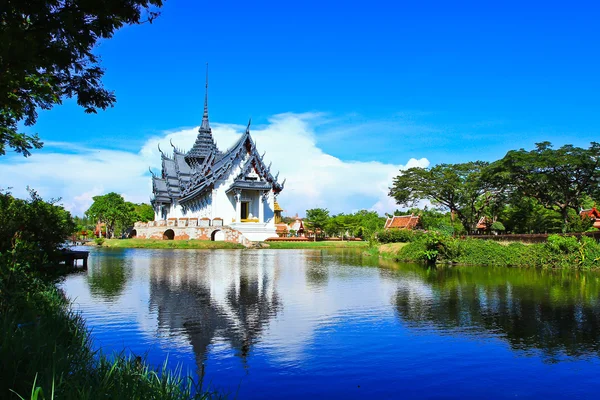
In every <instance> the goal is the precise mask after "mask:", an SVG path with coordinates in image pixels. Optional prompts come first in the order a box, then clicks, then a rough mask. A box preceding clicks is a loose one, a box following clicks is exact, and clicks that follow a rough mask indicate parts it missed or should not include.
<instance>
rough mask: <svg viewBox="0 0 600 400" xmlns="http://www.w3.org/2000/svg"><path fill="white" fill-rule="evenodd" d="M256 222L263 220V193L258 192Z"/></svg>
mask: <svg viewBox="0 0 600 400" xmlns="http://www.w3.org/2000/svg"><path fill="white" fill-rule="evenodd" d="M258 222H260V223H261V224H262V223H263V222H265V194H264V193H263V192H258Z"/></svg>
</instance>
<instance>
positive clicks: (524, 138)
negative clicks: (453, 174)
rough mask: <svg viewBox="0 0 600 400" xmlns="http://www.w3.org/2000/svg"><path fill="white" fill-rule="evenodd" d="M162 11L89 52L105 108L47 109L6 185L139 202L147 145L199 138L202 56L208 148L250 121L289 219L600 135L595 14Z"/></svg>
mask: <svg viewBox="0 0 600 400" xmlns="http://www.w3.org/2000/svg"><path fill="white" fill-rule="evenodd" d="M161 13H162V14H161V16H160V17H159V18H158V19H156V20H155V21H154V22H153V23H152V24H143V25H139V26H128V27H124V28H123V29H121V30H119V31H118V32H116V34H115V36H114V37H113V38H111V39H109V40H105V41H103V42H102V43H100V44H99V46H98V47H97V49H96V53H97V54H98V55H100V57H101V59H102V66H103V67H104V68H105V70H106V73H105V77H104V84H105V86H106V87H107V88H108V89H110V90H114V92H115V94H116V96H117V103H116V104H115V106H114V107H113V108H111V109H109V110H107V111H103V112H99V113H98V114H97V115H87V114H85V113H84V112H83V110H82V109H81V108H79V107H77V105H76V103H75V101H74V100H66V101H65V102H64V104H63V105H61V106H58V107H55V108H54V109H52V110H49V111H41V112H40V114H39V115H40V116H39V120H38V123H37V124H36V125H35V126H34V127H31V128H26V131H28V132H31V133H34V132H36V133H38V134H39V135H40V137H41V138H42V140H43V141H44V142H45V147H44V149H42V150H38V151H35V152H34V154H33V156H31V157H29V158H27V159H24V158H23V157H22V156H19V155H14V154H10V155H7V156H4V157H0V187H4V188H6V187H12V189H11V191H12V193H13V194H15V195H18V196H24V195H25V193H26V186H31V187H33V188H35V189H36V190H38V191H39V193H40V194H41V195H42V196H44V197H46V198H51V197H52V198H56V197H61V198H62V202H63V204H64V205H65V207H67V208H68V209H69V210H71V211H72V212H73V213H74V214H77V215H81V214H82V213H83V212H84V211H85V210H86V209H87V207H89V205H90V204H91V201H92V200H91V199H92V197H93V196H95V195H99V194H103V193H107V192H110V191H116V192H119V193H121V194H123V195H124V197H125V198H126V199H127V200H129V201H134V202H148V201H149V198H150V196H151V184H150V173H149V172H148V167H151V168H153V169H154V170H155V171H158V170H159V169H160V157H159V155H158V150H157V149H156V144H157V143H162V145H161V148H163V149H170V144H169V140H170V139H172V140H173V143H174V144H175V145H176V146H177V147H179V148H182V149H183V150H187V148H189V146H191V144H192V143H193V140H194V137H195V131H194V129H195V128H196V127H197V126H198V125H199V124H200V122H201V118H202V107H203V98H204V76H205V65H206V63H207V62H208V63H209V75H210V78H209V86H210V89H209V114H210V121H211V125H212V127H213V134H214V136H215V139H216V141H217V143H218V145H219V147H221V148H226V147H227V146H229V145H230V144H231V143H232V142H233V141H235V138H236V137H237V136H238V135H239V134H241V132H242V131H243V129H244V128H245V125H246V123H247V121H248V119H249V118H252V127H251V132H252V135H253V137H254V138H255V139H256V141H257V147H258V149H259V151H261V152H262V151H266V152H267V155H266V156H265V159H266V160H268V161H270V162H272V163H273V167H272V168H273V170H275V171H277V170H279V171H280V179H284V178H287V181H286V188H285V190H284V191H283V192H282V194H281V195H280V196H279V200H280V203H281V205H282V206H283V208H284V209H285V210H286V213H287V214H288V215H294V214H295V213H298V214H300V215H303V214H304V212H305V210H306V209H309V208H313V207H326V208H328V209H329V210H330V211H331V212H332V213H338V212H353V211H356V210H359V209H371V210H375V211H377V212H379V213H380V214H383V213H384V212H392V211H393V210H394V209H396V208H398V207H397V206H396V205H395V204H394V202H393V201H392V200H391V199H390V198H388V196H387V192H388V187H389V186H390V185H391V182H392V179H393V177H394V176H395V175H397V174H398V173H399V171H400V170H401V169H403V168H406V167H411V166H421V167H427V166H429V165H435V164H439V163H457V162H466V161H473V160H485V161H493V160H495V159H498V158H501V157H502V156H503V155H504V154H505V153H506V152H507V151H509V150H511V149H518V148H525V149H532V148H533V147H534V144H535V143H536V142H540V141H550V142H552V143H553V144H555V146H560V145H563V144H574V145H577V146H589V143H590V141H598V140H599V138H600V135H599V132H600V129H599V128H600V119H599V117H598V115H599V114H598V110H600V99H599V97H598V93H600V90H599V89H600V78H599V77H598V71H600V52H599V51H598V48H599V45H600V43H599V41H600V31H599V30H598V29H597V21H598V19H599V17H600V4H598V3H594V2H570V3H565V2H551V1H550V2H548V1H547V2H543V3H541V2H496V3H494V4H491V3H490V2H461V1H457V2H441V1H440V2H434V1H421V2H379V1H371V2H344V3H341V2H322V1H315V2H312V1H304V2H237V1H230V2H206V1H192V0H167V1H166V2H165V6H164V7H163V8H162V10H161Z"/></svg>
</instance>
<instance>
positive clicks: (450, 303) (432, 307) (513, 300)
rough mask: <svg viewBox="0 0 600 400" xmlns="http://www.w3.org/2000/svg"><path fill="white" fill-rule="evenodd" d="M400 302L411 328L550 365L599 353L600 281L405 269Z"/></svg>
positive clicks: (563, 274)
mask: <svg viewBox="0 0 600 400" xmlns="http://www.w3.org/2000/svg"><path fill="white" fill-rule="evenodd" d="M397 274H398V275H401V276H402V280H401V281H400V282H399V288H398V290H397V293H396V296H395V298H394V299H393V301H394V303H395V307H396V310H397V314H398V316H399V317H400V319H401V320H402V321H403V322H405V323H406V324H408V326H409V327H412V328H417V329H418V328H426V329H431V328H434V329H437V330H444V331H449V332H450V333H452V332H456V333H460V334H475V335H481V334H488V335H493V336H495V337H500V338H502V339H503V340H506V341H507V342H508V343H509V344H510V346H511V347H512V348H513V349H517V350H526V351H531V350H539V351H541V353H542V354H543V356H544V357H545V360H546V361H556V360H559V359H560V358H561V356H564V355H566V356H571V357H582V356H586V355H594V356H597V355H598V354H599V353H600V348H599V345H598V343H599V339H600V275H598V274H596V273H584V272H574V271H545V270H525V269H510V268H491V267H490V268H486V267H464V268H462V267H459V268H440V269H435V268H433V269H432V268H424V267H419V266H409V265H406V266H402V267H401V268H400V269H399V270H398V271H397Z"/></svg>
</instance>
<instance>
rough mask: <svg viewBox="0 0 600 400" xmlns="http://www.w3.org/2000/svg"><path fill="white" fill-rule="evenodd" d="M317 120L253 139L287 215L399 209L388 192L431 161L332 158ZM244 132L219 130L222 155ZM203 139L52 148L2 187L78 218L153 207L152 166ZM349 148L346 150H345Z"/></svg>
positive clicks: (189, 132)
mask: <svg viewBox="0 0 600 400" xmlns="http://www.w3.org/2000/svg"><path fill="white" fill-rule="evenodd" d="M322 117H323V116H322V115H321V114H317V113H306V114H291V113H288V114H280V115H276V116H273V117H272V118H271V119H269V122H268V124H266V125H264V126H258V127H252V130H251V132H252V137H253V138H254V140H255V141H256V144H257V147H258V149H259V151H261V152H262V151H266V156H265V160H266V161H267V162H270V161H272V163H273V166H272V172H274V173H276V172H277V171H280V175H279V179H280V181H282V180H283V179H284V178H287V181H286V184H285V189H284V191H283V192H282V193H281V195H280V196H279V202H280V204H281V205H282V207H283V208H284V209H285V210H286V211H287V213H288V214H293V213H299V214H300V215H302V214H304V211H305V210H306V209H309V208H313V207H327V208H329V210H330V211H331V212H332V213H338V212H351V211H354V210H357V209H361V208H368V209H373V210H376V211H378V212H379V213H383V212H389V211H393V210H394V209H395V208H397V207H396V206H395V204H394V202H393V200H391V199H390V198H389V197H388V196H387V193H388V187H389V186H390V184H391V182H392V179H393V177H394V176H396V175H397V173H398V171H399V170H400V169H404V168H407V167H413V166H419V167H426V166H428V165H429V161H428V160H427V159H425V158H421V159H418V160H417V159H415V158H411V159H409V160H407V162H406V164H404V165H400V164H386V163H381V162H378V161H369V162H363V161H345V160H340V159H339V158H336V157H334V156H332V155H330V154H326V153H325V152H323V151H322V150H321V149H320V148H319V147H317V144H316V143H317V138H316V135H315V132H314V129H313V128H314V126H315V125H317V124H318V123H319V122H320V121H321V120H322ZM244 129H245V127H244V126H240V125H228V124H214V126H213V135H214V137H215V140H216V142H217V144H218V145H219V148H221V149H222V150H224V149H226V148H227V147H229V146H231V145H232V144H233V143H234V142H235V140H236V139H237V138H238V137H239V135H240V134H241V132H242V131H243V130H244ZM195 138H196V128H191V129H183V130H178V131H172V132H165V133H164V134H163V135H161V136H156V137H153V138H150V139H149V140H147V141H146V143H145V144H144V145H143V146H142V148H141V149H140V151H139V152H137V153H133V152H128V151H118V150H107V149H90V148H76V151H73V152H70V153H69V154H66V153H61V152H58V151H54V150H53V149H52V148H50V149H49V148H47V149H46V150H44V151H40V152H38V153H35V154H34V155H33V156H32V157H29V158H27V159H20V158H12V161H13V162H12V163H10V164H9V163H6V164H0V176H1V177H2V181H1V182H0V185H1V186H3V187H13V190H12V192H13V193H14V194H15V195H17V196H25V195H26V192H25V186H26V185H29V186H30V187H32V188H35V189H36V190H38V192H39V193H40V194H41V195H42V196H44V197H62V199H63V204H64V205H65V207H67V208H68V209H69V210H71V211H72V212H73V213H75V214H78V215H80V214H82V213H83V212H84V211H85V210H86V209H87V208H88V207H89V205H90V204H91V202H92V197H93V196H95V195H98V194H102V193H107V192H110V191H114V192H118V193H121V194H123V196H124V197H125V198H126V200H129V201H133V202H147V201H148V199H149V197H150V196H151V183H150V174H149V172H148V167H149V166H151V167H152V168H153V169H155V170H156V171H158V170H160V153H159V151H158V148H157V144H160V147H161V149H162V150H163V151H164V152H165V153H170V152H171V150H172V148H171V145H170V142H171V141H172V142H173V144H174V145H175V146H177V147H178V148H180V149H182V150H187V149H189V148H190V147H191V146H192V144H193V142H194V140H195ZM340 145H341V146H343V143H340Z"/></svg>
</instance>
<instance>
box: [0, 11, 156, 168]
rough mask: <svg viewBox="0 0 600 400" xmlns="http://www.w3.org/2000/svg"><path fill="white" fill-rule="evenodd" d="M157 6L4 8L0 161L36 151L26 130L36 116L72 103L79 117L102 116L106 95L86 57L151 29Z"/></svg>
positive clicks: (109, 101) (109, 98)
mask: <svg viewBox="0 0 600 400" xmlns="http://www.w3.org/2000/svg"><path fill="white" fill-rule="evenodd" d="M161 6H162V0H111V1H96V0H4V1H3V2H2V5H1V6H0V155H4V154H6V149H7V148H13V149H14V150H15V151H16V152H18V153H21V154H23V155H24V156H29V155H31V150H32V149H34V148H36V149H39V148H41V147H42V142H41V141H40V139H39V137H38V136H37V134H35V135H28V134H26V133H23V132H19V131H18V124H19V122H22V121H23V122H24V123H25V125H27V126H31V125H33V124H35V122H36V119H37V109H38V108H41V109H43V110H48V109H50V108H52V107H53V106H54V105H57V104H61V102H62V99H63V98H65V97H67V98H71V97H75V98H76V99H77V104H78V105H80V106H82V107H83V108H84V110H85V112H86V113H95V112H97V110H98V109H103V110H104V109H106V108H107V107H110V106H112V105H113V104H114V102H115V96H114V93H112V92H111V91H109V90H106V89H105V88H104V87H103V86H102V82H101V78H102V76H103V75H104V71H103V70H102V68H101V67H100V62H99V58H98V57H97V56H96V55H94V54H93V53H92V50H93V49H94V47H95V46H96V44H97V42H98V40H100V39H108V38H110V37H112V35H113V34H114V32H115V30H117V29H119V28H121V27H122V26H123V25H127V24H138V23H141V22H145V21H148V22H151V21H152V20H153V19H154V18H155V17H157V16H158V13H157V12H156V11H153V10H155V9H156V8H158V7H161Z"/></svg>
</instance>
